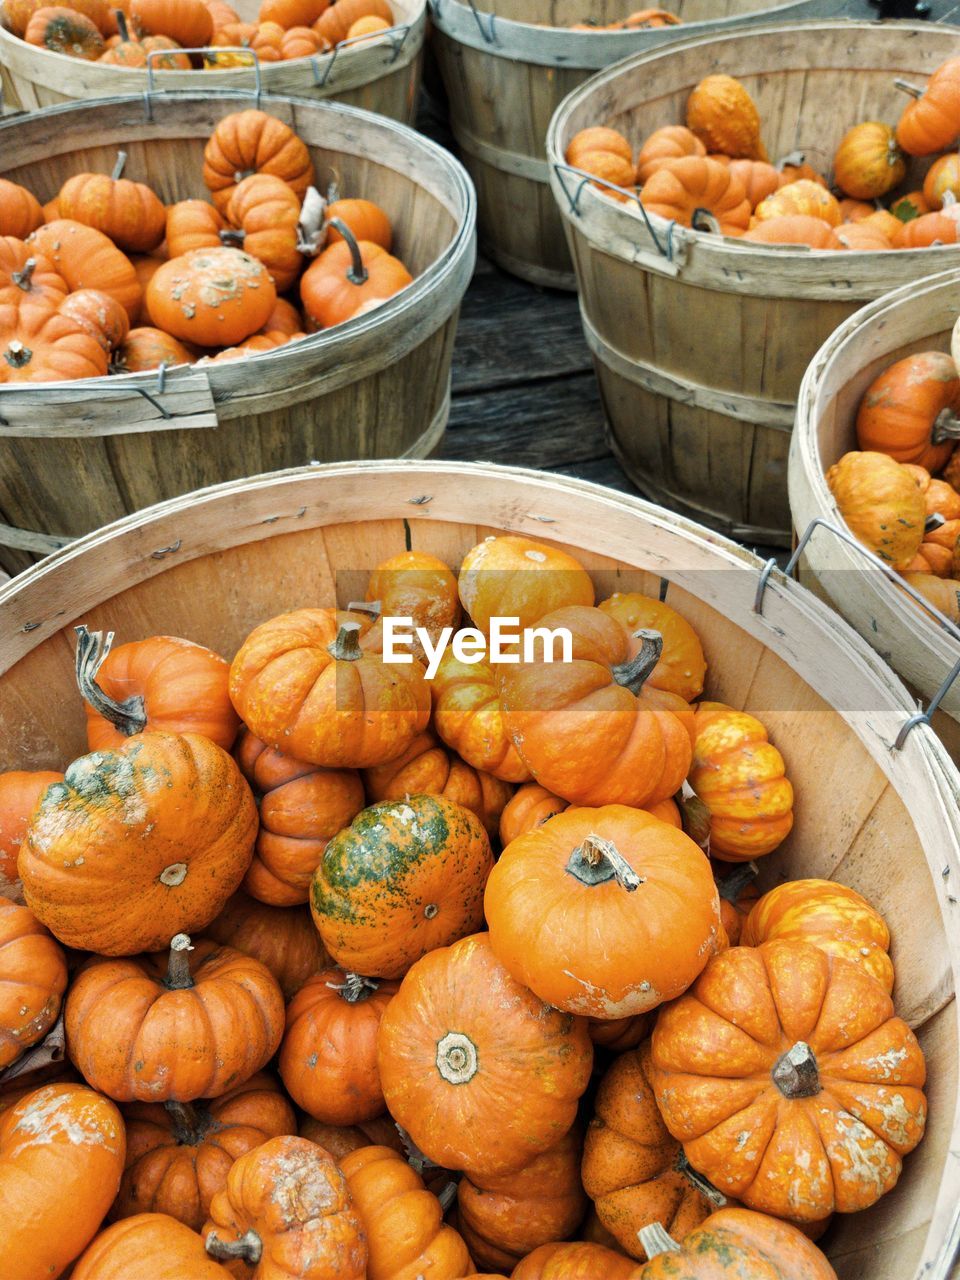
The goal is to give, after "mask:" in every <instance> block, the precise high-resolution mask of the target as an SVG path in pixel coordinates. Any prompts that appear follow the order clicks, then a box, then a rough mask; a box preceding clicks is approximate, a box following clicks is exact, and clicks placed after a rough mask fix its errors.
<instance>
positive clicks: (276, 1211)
mask: <svg viewBox="0 0 960 1280" xmlns="http://www.w3.org/2000/svg"><path fill="white" fill-rule="evenodd" d="M204 1240H205V1242H206V1247H207V1252H208V1253H209V1254H210V1255H211V1256H212V1257H214V1258H219V1259H221V1260H222V1261H225V1262H229V1263H232V1264H234V1265H235V1267H236V1269H237V1270H236V1274H238V1275H242V1276H244V1277H248V1278H249V1280H294V1278H296V1280H364V1277H365V1275H366V1265H367V1246H366V1240H365V1238H364V1232H363V1224H362V1222H361V1219H360V1215H359V1214H358V1213H357V1211H356V1208H355V1207H354V1205H353V1200H352V1197H351V1195H350V1191H349V1188H348V1186H347V1182H346V1179H345V1177H344V1176H343V1174H342V1173H341V1171H340V1169H339V1168H338V1167H337V1165H336V1164H334V1162H333V1159H332V1157H331V1156H329V1155H327V1153H326V1152H325V1151H324V1150H323V1149H322V1147H318V1146H317V1145H316V1143H313V1142H308V1141H307V1140H306V1139H305V1138H290V1137H281V1138H271V1139H270V1141H269V1142H265V1143H264V1144H263V1146H260V1147H256V1148H254V1150H253V1151H249V1152H247V1154H246V1155H244V1156H241V1157H240V1159H239V1160H237V1161H236V1162H235V1163H234V1165H233V1167H232V1168H231V1170H230V1173H229V1175H228V1177H227V1185H226V1187H225V1188H224V1189H223V1190H222V1191H220V1192H218V1193H217V1195H215V1196H214V1198H213V1204H212V1205H211V1206H210V1218H209V1220H208V1222H207V1225H206V1228H205V1229H204ZM261 1261H262V1263H263V1265H261Z"/></svg>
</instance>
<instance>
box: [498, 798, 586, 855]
mask: <svg viewBox="0 0 960 1280" xmlns="http://www.w3.org/2000/svg"><path fill="white" fill-rule="evenodd" d="M568 804H569V801H567V800H561V798H560V797H559V796H555V795H554V794H553V792H552V791H548V790H547V789H546V787H541V786H540V785H539V783H536V782H527V783H524V785H523V786H522V787H518V788H517V790H516V791H515V792H514V793H513V795H512V796H511V798H510V799H509V800H508V801H507V803H506V805H505V806H504V809H503V813H502V814H501V815H500V843H501V844H502V845H503V846H504V847H506V846H507V845H508V844H509V843H510V842H511V840H516V839H517V837H518V836H522V835H526V834H527V832H528V831H535V830H536V829H537V827H539V826H542V825H543V823H545V822H549V821H550V819H551V818H553V817H555V816H556V815H557V814H558V813H563V811H564V809H566V808H567V806H568Z"/></svg>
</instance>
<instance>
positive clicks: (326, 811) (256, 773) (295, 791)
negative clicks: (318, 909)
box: [236, 730, 364, 907]
mask: <svg viewBox="0 0 960 1280" xmlns="http://www.w3.org/2000/svg"><path fill="white" fill-rule="evenodd" d="M236 760H237V763H238V764H239V766H240V770H241V772H242V773H243V776H244V777H245V778H246V779H247V781H248V782H249V783H250V786H251V787H252V788H253V791H254V794H255V795H256V796H258V797H259V809H260V831H259V834H258V835H257V844H256V849H255V852H254V856H253V862H252V863H251V864H250V869H249V870H248V872H247V874H246V877H245V879H244V882H243V887H244V888H245V889H246V891H247V892H248V893H249V894H252V895H253V897H254V898H257V899H258V900H259V901H260V902H266V903H270V904H272V905H273V906H277V907H291V906H296V905H297V904H298V903H303V902H306V901H307V899H308V898H309V896H310V881H311V880H312V879H313V873H314V871H315V870H316V868H317V865H318V864H319V862H320V859H321V858H322V857H323V851H324V849H325V848H326V847H327V842H328V841H329V840H330V839H331V837H332V836H335V835H336V834H337V832H338V831H340V830H342V829H343V828H344V827H346V826H349V824H350V823H351V822H352V821H353V819H354V818H355V817H356V816H357V814H358V813H359V812H360V810H361V809H362V808H363V806H364V794H363V786H362V785H361V782H360V778H359V776H358V775H357V774H356V773H355V772H354V771H353V770H352V769H321V768H319V767H318V766H317V765H313V764H306V763H304V762H303V761H302V760H294V759H293V757H292V756H287V755H284V754H283V752H282V751H277V750H276V749H275V748H273V747H267V746H266V745H265V744H264V743H263V742H261V741H260V739H259V738H257V737H255V736H254V734H252V733H250V732H249V730H244V731H243V733H242V734H241V737H240V741H239V742H238V744H237V750H236Z"/></svg>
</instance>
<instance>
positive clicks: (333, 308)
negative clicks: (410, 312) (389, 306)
mask: <svg viewBox="0 0 960 1280" xmlns="http://www.w3.org/2000/svg"><path fill="white" fill-rule="evenodd" d="M343 3H345V0H338V4H343ZM333 8H336V6H333ZM329 12H331V13H332V12H333V9H330V10H329ZM337 229H338V230H339V231H340V234H341V236H342V237H343V238H342V240H339V241H337V242H336V243H335V244H331V245H329V246H328V247H327V248H326V249H324V250H323V251H322V252H321V253H320V254H318V256H317V257H316V258H314V260H313V262H312V263H311V264H310V266H309V267H308V268H307V269H306V271H305V272H304V273H303V276H302V278H301V280H300V300H301V302H302V303H303V309H304V311H305V313H306V315H307V317H308V319H309V320H310V322H311V324H312V325H313V326H314V327H315V328H317V329H329V328H332V327H333V326H334V325H338V324H344V323H346V321H347V320H351V319H353V317H354V316H356V315H358V314H359V313H360V312H361V311H369V310H371V309H372V308H373V307H375V306H379V305H380V304H381V303H383V302H386V301H387V300H388V299H389V298H392V297H393V296H394V294H396V293H399V292H400V290H401V289H405V288H406V287H407V285H410V284H412V283H413V276H412V275H411V274H410V272H409V271H408V270H407V269H406V267H405V266H404V265H403V263H402V262H401V261H400V259H399V258H394V257H393V256H392V255H391V254H389V253H387V251H386V250H385V249H382V248H381V247H380V245H378V244H374V243H373V242H372V241H370V240H357V239H355V237H354V235H353V233H352V232H351V231H350V229H349V227H348V226H347V224H346V223H345V222H344V223H341V224H340V226H339V227H338V228H337Z"/></svg>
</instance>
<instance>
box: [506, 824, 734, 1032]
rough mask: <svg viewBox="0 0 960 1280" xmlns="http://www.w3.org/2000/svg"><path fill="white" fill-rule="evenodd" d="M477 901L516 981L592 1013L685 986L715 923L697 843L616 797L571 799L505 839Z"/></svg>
mask: <svg viewBox="0 0 960 1280" xmlns="http://www.w3.org/2000/svg"><path fill="white" fill-rule="evenodd" d="M484 913H485V915H486V918H487V922H488V925H489V928H490V946H491V947H492V949H493V952H494V954H495V955H496V957H497V959H498V960H499V961H500V962H501V963H502V964H503V965H504V967H505V968H506V969H507V970H508V972H509V973H510V974H511V975H512V976H513V977H514V978H515V979H516V980H517V981H518V982H521V983H523V984H524V986H527V987H529V988H530V990H531V991H533V992H534V994H535V995H538V996H539V997H540V999H541V1000H544V1001H546V1002H547V1003H548V1004H552V1005H553V1006H554V1007H555V1008H557V1009H564V1010H566V1011H567V1012H568V1013H576V1014H581V1015H585V1016H587V1017H593V1018H611V1019H614V1018H625V1017H632V1016H633V1015H635V1014H639V1013H645V1012H647V1011H648V1010H649V1009H653V1008H655V1007H656V1006H657V1005H659V1004H661V1003H662V1002H663V1001H665V1000H672V999H674V998H675V997H676V996H678V995H680V994H681V992H683V991H685V990H686V989H687V987H688V986H689V985H690V984H691V982H693V980H694V979H695V978H696V976H697V974H698V973H699V972H700V971H701V969H702V968H703V966H704V965H705V964H706V962H707V958H708V957H709V955H710V954H711V951H712V950H713V949H715V947H716V941H717V938H718V936H719V929H720V903H719V900H718V897H717V890H716V886H715V884H714V882H713V877H712V875H711V874H710V867H709V865H708V863H707V861H706V859H705V858H704V857H703V854H702V852H701V851H700V850H699V849H698V848H697V846H696V845H695V844H694V843H693V841H692V840H691V839H690V838H689V837H688V836H686V835H684V834H683V832H681V831H677V830H676V828H675V827H671V826H669V825H668V824H667V823H665V822H660V821H659V820H658V819H657V818H653V817H651V816H650V814H648V813H644V812H643V811H642V810H637V809H628V808H626V807H625V806H622V805H610V806H607V807H605V808H602V809H581V808H570V809H568V810H567V811H566V812H565V813H562V814H558V815H557V816H556V817H554V818H551V820H550V821H549V822H548V823H547V824H546V825H544V826H541V827H538V828H536V830H534V831H531V832H529V833H528V834H526V835H522V836H520V837H519V838H518V839H517V840H515V841H514V842H513V843H512V844H510V845H508V846H507V847H506V849H504V851H503V854H502V855H501V857H500V860H499V861H498V862H497V864H496V866H495V867H494V869H493V871H492V872H491V873H490V878H489V880H488V881H487V888H486V893H485V895H484ZM531 938H536V939H537V945H536V946H535V947H532V946H531V945H530V939H531Z"/></svg>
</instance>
